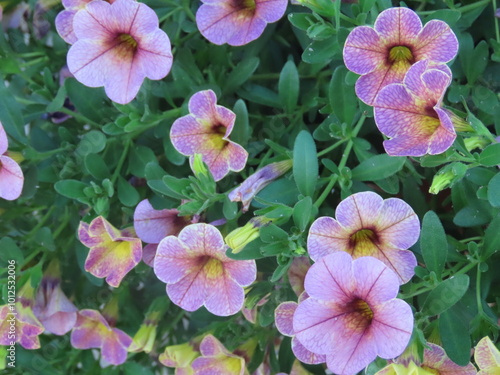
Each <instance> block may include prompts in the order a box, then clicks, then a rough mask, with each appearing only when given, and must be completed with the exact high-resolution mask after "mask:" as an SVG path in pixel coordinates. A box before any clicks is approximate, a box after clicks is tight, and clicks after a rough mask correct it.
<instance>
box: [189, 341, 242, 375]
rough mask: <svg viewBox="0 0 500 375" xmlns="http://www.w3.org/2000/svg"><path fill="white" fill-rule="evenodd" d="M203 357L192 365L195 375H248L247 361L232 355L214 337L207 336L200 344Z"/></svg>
mask: <svg viewBox="0 0 500 375" xmlns="http://www.w3.org/2000/svg"><path fill="white" fill-rule="evenodd" d="M200 352H201V356H200V357H198V358H196V359H195V360H194V361H193V363H192V364H191V366H192V368H193V370H194V375H213V374H218V375H246V374H248V371H247V369H246V367H245V359H244V358H243V357H240V356H238V355H235V354H232V353H230V352H229V351H228V350H227V349H226V348H225V347H224V345H222V343H221V342H220V341H219V340H217V339H216V338H215V337H214V336H212V335H207V336H205V337H204V338H203V340H202V342H201V343H200Z"/></svg>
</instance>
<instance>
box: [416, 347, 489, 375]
mask: <svg viewBox="0 0 500 375" xmlns="http://www.w3.org/2000/svg"><path fill="white" fill-rule="evenodd" d="M427 346H429V348H425V350H424V363H423V365H424V366H426V367H429V368H431V369H435V370H437V371H439V374H441V375H475V374H477V370H476V368H475V367H474V365H473V364H472V363H468V364H467V365H466V366H459V365H457V364H456V363H455V362H453V361H452V360H451V359H450V358H448V356H447V355H446V353H445V351H444V349H443V348H441V347H440V346H438V345H435V344H432V343H427ZM476 350H477V347H476ZM497 352H498V351H497ZM476 362H477V361H476ZM497 374H498V369H497ZM481 375H483V374H482V373H481Z"/></svg>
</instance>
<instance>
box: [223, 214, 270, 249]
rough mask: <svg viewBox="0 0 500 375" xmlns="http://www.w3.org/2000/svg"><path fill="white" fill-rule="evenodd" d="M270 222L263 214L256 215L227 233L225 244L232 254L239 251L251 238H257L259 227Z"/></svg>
mask: <svg viewBox="0 0 500 375" xmlns="http://www.w3.org/2000/svg"><path fill="white" fill-rule="evenodd" d="M270 222H271V220H270V219H268V218H266V217H265V216H257V217H253V218H251V219H250V220H249V221H248V223H246V224H245V225H244V226H242V227H240V228H236V229H235V230H233V231H232V232H231V233H229V234H228V235H227V236H226V238H225V239H224V240H225V241H226V244H227V246H229V247H230V248H231V250H232V252H233V254H236V253H239V252H240V251H241V250H243V249H244V248H245V246H246V245H248V244H249V243H250V242H252V241H253V240H255V239H257V238H259V229H260V227H262V226H265V225H267V224H269V223H270Z"/></svg>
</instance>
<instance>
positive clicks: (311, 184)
mask: <svg viewBox="0 0 500 375" xmlns="http://www.w3.org/2000/svg"><path fill="white" fill-rule="evenodd" d="M293 177H294V179H295V183H296V184H297V188H298V189H299V191H300V192H301V193H302V194H304V195H306V196H310V197H312V196H313V194H314V192H315V190H316V183H317V182H318V158H317V157H316V145H315V143H314V139H313V137H312V136H311V134H310V133H308V132H307V131H305V130H302V131H301V132H300V133H299V134H298V135H297V138H295V143H294V146H293Z"/></svg>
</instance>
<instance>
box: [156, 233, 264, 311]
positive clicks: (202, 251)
mask: <svg viewBox="0 0 500 375" xmlns="http://www.w3.org/2000/svg"><path fill="white" fill-rule="evenodd" d="M227 248H228V247H227V246H226V245H225V244H224V240H223V238H222V235H221V233H220V232H219V230H218V229H217V228H215V227H214V226H212V225H210V224H204V223H200V224H192V225H189V226H187V227H185V228H184V229H183V230H182V231H181V232H180V233H179V236H178V237H174V236H168V237H166V238H164V239H163V240H162V241H161V242H160V244H159V245H158V252H157V253H156V257H155V261H154V271H155V274H156V276H157V277H158V278H159V279H160V280H161V281H163V282H164V283H166V284H167V294H168V296H169V298H170V299H171V300H172V302H173V303H175V304H176V305H178V306H180V307H182V308H183V309H184V310H187V311H194V310H197V309H198V308H200V307H201V306H202V305H204V306H205V307H206V308H207V310H208V311H210V312H211V313H212V314H214V315H219V316H228V315H233V314H236V313H237V312H238V311H240V310H241V308H242V307H243V300H244V292H243V287H244V286H248V285H250V284H252V283H253V282H254V281H255V278H256V273H257V270H256V265H255V261H254V260H233V259H230V258H228V257H227V256H226V250H227Z"/></svg>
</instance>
